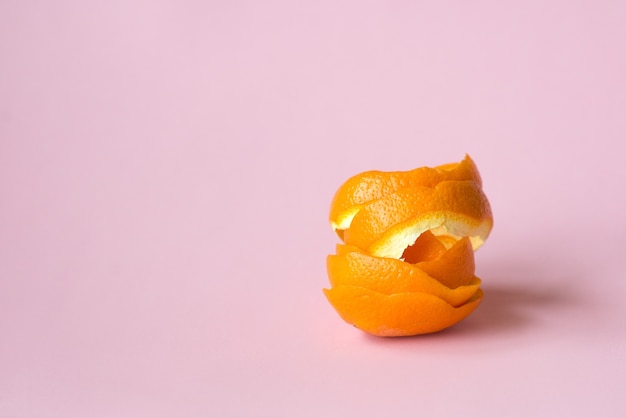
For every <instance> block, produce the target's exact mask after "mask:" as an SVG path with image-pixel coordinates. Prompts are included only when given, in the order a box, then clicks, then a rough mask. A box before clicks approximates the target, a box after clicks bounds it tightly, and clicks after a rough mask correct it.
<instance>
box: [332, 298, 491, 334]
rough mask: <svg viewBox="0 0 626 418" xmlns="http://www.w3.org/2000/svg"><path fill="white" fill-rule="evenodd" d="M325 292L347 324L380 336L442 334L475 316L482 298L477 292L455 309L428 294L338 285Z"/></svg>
mask: <svg viewBox="0 0 626 418" xmlns="http://www.w3.org/2000/svg"><path fill="white" fill-rule="evenodd" d="M324 293H325V294H326V297H327V298H328V301H329V302H330V303H331V305H333V307H334V308H335V309H336V310H337V312H338V313H339V315H340V316H341V317H342V318H343V319H344V320H345V321H346V322H348V323H349V324H353V325H354V326H356V327H357V328H359V329H361V330H362V331H365V332H367V333H369V334H372V335H376V336H379V337H406V336H412V335H418V334H430V333H433V332H438V331H441V330H443V329H446V328H448V327H450V326H452V325H454V324H456V323H458V322H460V321H461V320H463V319H464V318H465V317H466V316H468V315H469V314H470V313H472V312H473V311H474V309H476V308H477V307H478V305H479V304H480V301H481V300H482V296H483V293H482V290H480V289H478V290H477V291H476V293H475V294H474V295H473V296H472V298H471V299H470V300H469V301H468V302H467V303H466V304H464V305H461V306H460V307H458V308H455V307H453V306H451V305H450V304H448V303H447V302H445V301H443V300H441V299H439V298H438V297H436V296H433V295H431V294H428V293H419V292H406V293H395V294H393V295H385V294H382V293H379V292H376V291H373V290H370V289H367V288H365V287H360V286H337V287H333V288H332V289H324Z"/></svg>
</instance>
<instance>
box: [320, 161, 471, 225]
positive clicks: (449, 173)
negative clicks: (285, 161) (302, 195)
mask: <svg viewBox="0 0 626 418" xmlns="http://www.w3.org/2000/svg"><path fill="white" fill-rule="evenodd" d="M446 180H448V181H459V180H471V181H473V182H474V183H476V184H478V186H479V187H481V186H482V179H481V177H480V174H479V172H478V169H477V168H476V164H474V161H472V159H471V158H470V157H469V155H466V156H465V159H464V160H463V161H461V162H460V163H453V164H444V165H440V166H437V167H434V168H430V167H420V168H416V169H415V170H411V171H395V172H382V171H368V172H365V173H361V174H358V175H356V176H353V177H352V178H350V179H349V180H348V181H346V182H345V183H344V184H343V185H342V186H341V187H340V188H339V190H337V193H335V196H334V198H333V201H332V203H331V208H330V223H331V226H332V227H333V228H334V229H335V230H337V229H340V230H341V229H345V228H346V227H347V226H348V225H349V224H350V222H351V220H352V217H353V216H354V214H355V213H356V212H357V211H358V210H359V209H360V207H361V206H362V205H364V204H366V203H368V202H372V201H375V200H378V199H380V198H382V197H385V196H387V195H389V194H391V193H394V192H396V191H398V190H400V189H403V188H406V187H414V186H426V187H433V186H434V185H436V184H438V183H440V182H442V181H446Z"/></svg>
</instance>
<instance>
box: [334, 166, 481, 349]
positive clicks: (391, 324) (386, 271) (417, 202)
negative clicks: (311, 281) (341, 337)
mask: <svg viewBox="0 0 626 418" xmlns="http://www.w3.org/2000/svg"><path fill="white" fill-rule="evenodd" d="M330 223H331V226H332V227H333V229H335V230H336V232H337V233H338V235H339V237H340V238H341V240H342V241H344V242H345V244H341V245H337V253H336V254H335V255H330V256H328V258H327V270H328V276H329V280H330V284H331V288H330V289H324V293H325V295H326V297H327V299H328V300H329V302H330V303H331V305H332V306H333V307H334V308H335V310H336V311H337V312H338V313H339V315H340V316H341V317H342V318H343V319H344V320H345V321H346V322H348V323H350V324H353V325H354V326H356V327H357V328H359V329H361V330H363V331H365V332H367V333H370V334H373V335H377V336H384V337H389V336H410V335H417V334H426V333H432V332H437V331H440V330H442V329H445V328H447V327H449V326H452V325H454V324H456V323H457V322H459V321H461V320H462V319H463V318H465V317H466V316H467V315H469V314H470V313H471V312H472V311H473V310H474V309H476V307H477V306H478V305H479V304H480V301H481V300H482V296H483V292H482V290H481V289H480V288H479V286H480V283H481V281H480V279H479V278H477V277H476V276H475V275H474V269H475V264H474V251H475V250H476V249H478V248H479V247H480V246H481V245H482V244H483V243H484V241H485V240H486V239H487V237H488V235H489V233H490V231H491V228H492V226H493V217H492V213H491V208H490V205H489V202H488V200H487V197H486V196H485V194H484V193H483V191H482V180H481V178H480V174H479V173H478V170H477V168H476V165H475V164H474V162H473V161H472V160H471V158H470V157H469V156H466V157H465V159H464V160H463V161H461V162H460V163H455V164H445V165H441V166H437V167H434V168H428V167H422V168H418V169H415V170H411V171H407V172H389V173H385V172H380V171H371V172H366V173H363V174H360V175H357V176H354V177H352V178H351V179H349V180H348V181H347V182H346V183H344V185H342V186H341V187H340V188H339V190H338V192H337V193H336V194H335V197H334V199H333V202H332V204H331V212H330Z"/></svg>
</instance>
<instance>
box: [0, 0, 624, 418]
mask: <svg viewBox="0 0 626 418" xmlns="http://www.w3.org/2000/svg"><path fill="white" fill-rule="evenodd" d="M261 3H264V4H263V5H261ZM625 40H626V3H625V2H621V1H612V2H611V1H578V2H571V1H549V2H545V1H531V2H498V1H491V2H489V1H480V2H463V1H457V2H447V1H446V2H409V1H406V2H402V1H388V2H326V1H324V2H287V1H285V2H243V1H234V2H202V1H196V2H193V1H156V2H146V1H144V2H137V1H133V2H129V1H121V0H119V1H113V2H81V1H73V2H72V1H58V2H43V1H42V2H35V1H3V2H2V3H1V5H0V416H1V417H3V418H4V417H7V418H9V417H10V418H14V417H63V418H68V417H69V418H71V417H173V416H178V417H186V418H192V417H209V416H213V417H321V416H326V417H348V416H355V417H356V416H358V417H379V416H394V417H399V416H422V417H447V416H476V417H478V416H481V417H484V416H494V417H502V416H506V417H528V416H581V417H590V416H602V417H618V416H619V417H621V416H624V415H626V400H624V399H625V398H624V396H623V392H624V387H625V385H626V320H625V316H626V305H625V304H624V300H623V298H624V296H626V295H625V291H626V280H625V269H624V265H625V262H626V258H625V256H624V248H626V216H625V213H626V197H625V195H626V193H625V192H624V189H625V187H624V186H625V183H626V169H625V166H624V151H625V146H624V138H625V134H626V117H625V111H626V76H625V74H626V43H625ZM466 152H467V153H469V154H470V155H471V156H472V157H473V158H474V160H475V161H476V163H477V164H478V166H479V168H480V170H481V173H482V176H483V180H484V189H485V192H486V193H487V195H488V196H489V198H490V200H491V203H492V207H493V210H494V213H495V228H494V231H493V234H492V236H491V237H490V240H489V241H488V242H487V244H486V245H485V246H484V247H483V248H482V249H481V250H480V251H479V252H478V253H477V271H478V274H479V276H481V277H482V279H483V283H484V289H485V292H486V296H485V300H484V302H483V305H482V306H481V307H480V308H479V310H478V311H477V312H475V313H474V314H473V315H472V316H470V317H469V318H468V319H467V320H466V321H464V322H463V323H461V324H459V325H458V326H455V327H453V328H452V329H449V330H447V331H445V332H443V333H440V334H435V335H431V336H424V337H417V338H406V339H378V338H374V337H369V336H366V335H365V334H363V333H361V332H359V331H358V330H356V329H354V328H352V327H351V326H349V325H347V324H345V323H344V322H343V321H342V320H341V319H340V318H339V317H338V315H337V314H336V313H335V312H334V311H333V310H332V308H331V307H330V305H329V304H328V303H327V301H326V300H325V299H324V297H323V295H322V291H321V289H322V287H325V286H326V285H327V278H326V272H325V256H326V255H327V254H328V253H331V252H332V251H333V250H334V245H335V242H336V237H335V236H334V234H333V233H332V232H331V230H330V227H329V226H328V224H327V220H326V217H327V211H328V207H329V203H330V200H331V198H332V195H333V194H334V192H335V190H336V188H337V187H338V186H339V184H341V183H342V182H343V181H344V180H345V179H347V178H348V177H349V176H351V175H353V174H356V173H357V172H360V171H363V170H368V169H382V170H405V169H410V168H414V167H417V166H422V165H436V164H441V163H446V162H453V161H458V160H460V159H462V158H463V156H464V154H465V153H466Z"/></svg>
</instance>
